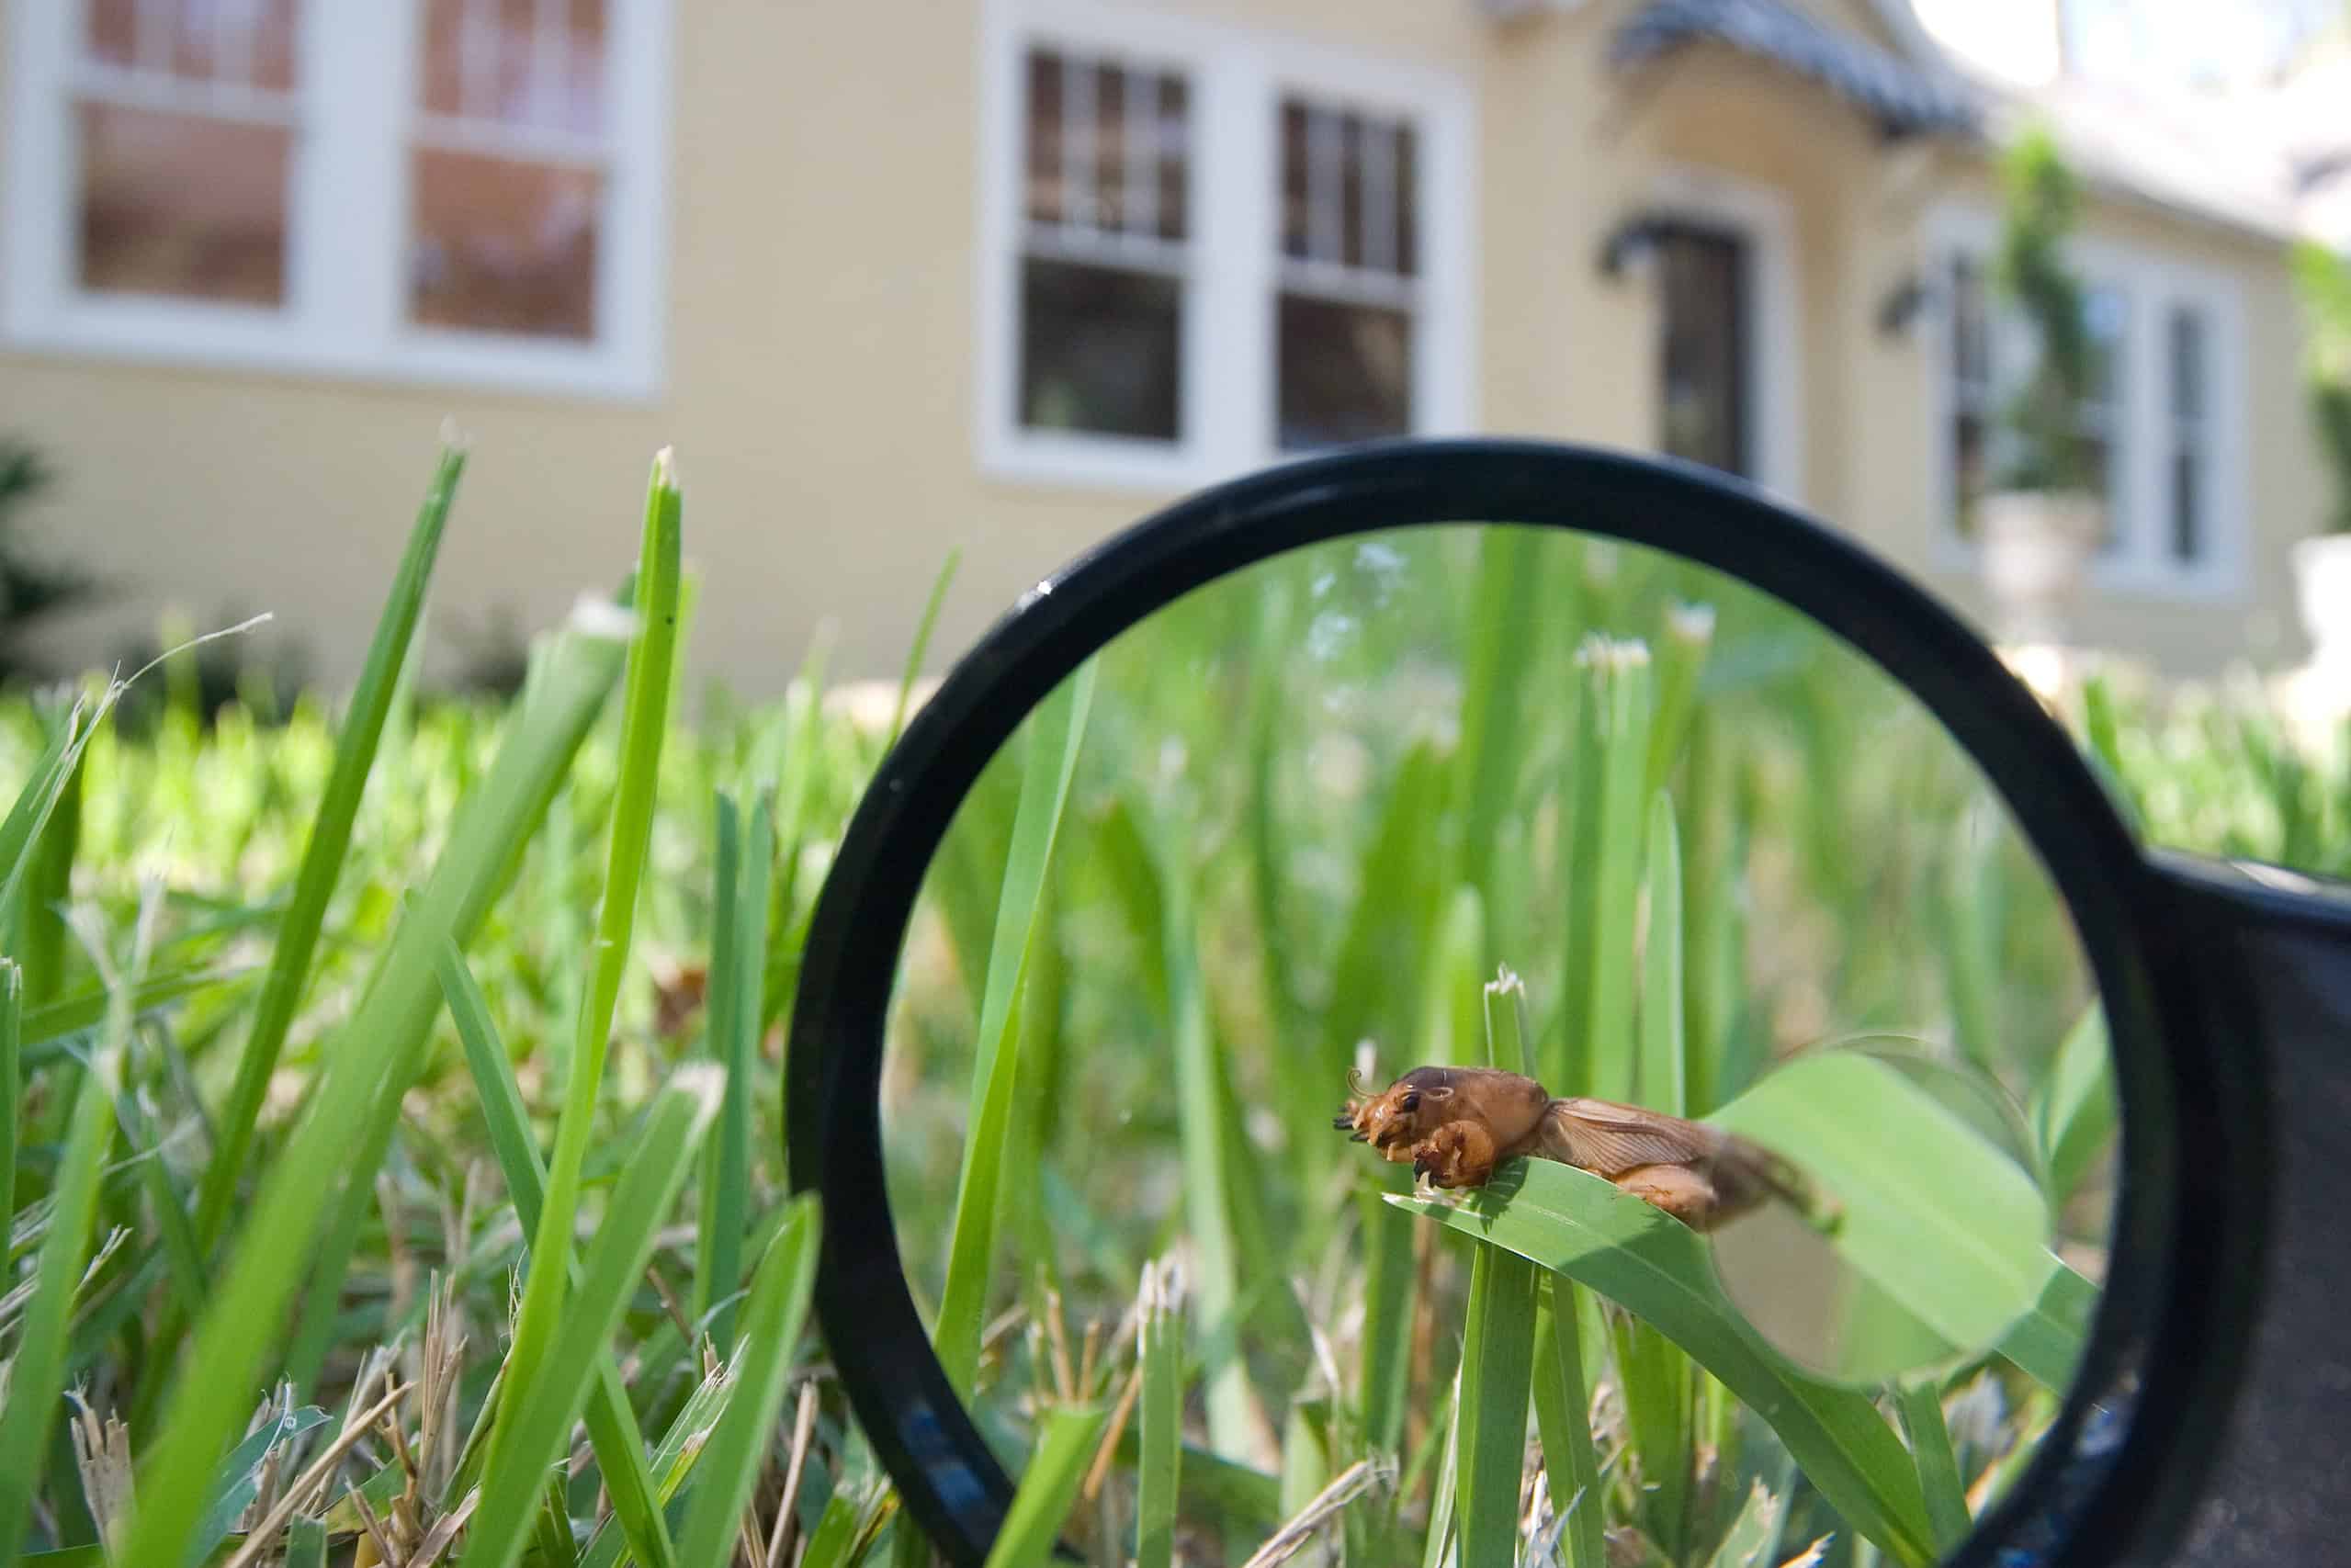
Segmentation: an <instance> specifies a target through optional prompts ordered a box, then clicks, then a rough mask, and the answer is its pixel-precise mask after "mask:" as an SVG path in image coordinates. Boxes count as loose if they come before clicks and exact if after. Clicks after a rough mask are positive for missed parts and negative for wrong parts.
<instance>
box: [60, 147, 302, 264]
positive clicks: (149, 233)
mask: <svg viewBox="0 0 2351 1568" xmlns="http://www.w3.org/2000/svg"><path fill="white" fill-rule="evenodd" d="M79 108H80V115H79V118H80V124H81V142H82V145H81V153H82V167H81V175H82V180H81V203H82V205H81V270H80V277H81V283H82V287H83V288H91V289H98V290H103V291H106V292H109V293H128V294H163V295H170V296H174V297H175V298H179V299H217V300H232V301H241V302H245V303H250V304H257V305H276V304H280V303H282V302H283V301H284V299H285V297H286V169H287V162H288V152H289V150H290V141H291V138H290V136H289V133H288V131H286V130H284V129H282V128H280V127H276V126H259V125H237V124H232V123H229V122H226V121H223V120H217V119H207V118H201V117H199V116H196V115H180V114H158V113H154V112H152V111H150V110H146V109H132V108H124V107H119V106H118V105H113V104H94V103H85V104H82V105H81V106H79Z"/></svg>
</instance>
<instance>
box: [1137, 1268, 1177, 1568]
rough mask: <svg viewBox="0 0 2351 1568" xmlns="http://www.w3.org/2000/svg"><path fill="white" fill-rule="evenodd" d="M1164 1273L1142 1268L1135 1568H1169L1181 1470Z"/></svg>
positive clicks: (1173, 1331)
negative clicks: (1139, 1422)
mask: <svg viewBox="0 0 2351 1568" xmlns="http://www.w3.org/2000/svg"><path fill="white" fill-rule="evenodd" d="M1170 1296H1171V1292H1170V1289H1169V1280H1168V1274H1167V1271H1166V1269H1165V1268H1164V1267H1162V1266H1155V1265H1147V1266H1146V1269H1145V1273H1144V1277H1143V1291H1142V1322H1141V1324H1140V1325H1139V1326H1138V1328H1137V1331H1136V1343H1137V1352H1136V1353H1137V1355H1138V1356H1139V1358H1140V1360H1141V1365H1142V1376H1143V1388H1142V1392H1141V1394H1140V1396H1139V1400H1140V1404H1141V1411H1140V1417H1139V1418H1140V1421H1141V1424H1142V1426H1141V1431H1142V1436H1141V1441H1140V1446H1139V1447H1138V1449H1137V1451H1136V1459H1135V1563H1136V1568H1169V1564H1170V1562H1171V1561H1172V1560H1173V1553H1174V1550H1175V1524H1176V1499H1177V1497H1178V1495H1180V1493H1181V1485H1182V1467H1183V1318H1182V1316H1181V1314H1180V1313H1179V1312H1178V1311H1177V1310H1176V1306H1175V1303H1174V1302H1173V1301H1172V1300H1171V1299H1170Z"/></svg>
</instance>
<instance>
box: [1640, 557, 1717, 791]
mask: <svg viewBox="0 0 2351 1568" xmlns="http://www.w3.org/2000/svg"><path fill="white" fill-rule="evenodd" d="M1713 638H1714V611H1713V608H1712V606H1711V605H1706V604H1669V605H1667V607H1666V631H1665V636H1664V637H1662V638H1660V639H1659V647H1660V648H1661V649H1663V652H1662V653H1661V654H1660V655H1659V657H1658V660H1657V663H1658V670H1657V711H1656V722H1654V723H1653V724H1652V725H1651V726H1650V727H1649V752H1648V757H1647V759H1646V761H1645V763H1644V765H1643V767H1642V771H1641V794H1642V797H1643V798H1644V799H1650V798H1654V797H1655V796H1656V793H1657V792H1658V791H1659V790H1661V789H1663V788H1665V786H1666V780H1667V777H1668V775H1670V774H1671V773H1672V772H1673V765H1674V763H1675V762H1676V761H1678V759H1679V758H1680V756H1681V750H1682V745H1683V743H1684V742H1685V741H1687V740H1688V739H1690V720H1691V716H1692V715H1693V714H1694V713H1695V712H1696V709H1697V705H1698V677H1699V674H1700V672H1701V671H1703V670H1704V669H1705V666H1706V652H1707V649H1708V647H1709V646H1710V645H1711V644H1712V641H1713Z"/></svg>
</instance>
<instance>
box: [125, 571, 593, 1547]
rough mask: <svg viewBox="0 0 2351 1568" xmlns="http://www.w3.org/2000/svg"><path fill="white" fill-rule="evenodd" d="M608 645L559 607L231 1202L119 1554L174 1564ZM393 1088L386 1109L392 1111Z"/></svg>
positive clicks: (565, 745)
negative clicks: (217, 1267)
mask: <svg viewBox="0 0 2351 1568" xmlns="http://www.w3.org/2000/svg"><path fill="white" fill-rule="evenodd" d="M624 646H625V645H624V644H623V643H621V642H620V641H619V640H618V639H616V637H613V636H612V635H611V633H610V629H609V626H608V625H607V624H606V623H605V621H604V620H603V619H602V618H600V617H597V616H594V615H585V616H575V618H574V621H573V624H572V626H571V627H570V628H568V629H567V632H566V634H565V635H564V636H563V637H561V638H559V640H558V641H557V642H556V643H555V644H554V645H553V647H552V648H551V649H549V651H548V655H547V658H546V660H545V665H544V671H543V673H544V677H545V678H544V679H543V680H542V682H540V684H539V686H538V689H537V691H536V692H535V693H534V695H533V697H532V699H531V700H530V701H529V702H528V703H527V704H526V705H525V707H524V708H523V711H522V713H521V715H520V716H519V720H518V722H517V723H516V725H515V726H514V730H513V731H512V733H511V734H510V735H509V736H508V738H507V739H506V742H505V743H504V744H503V746H501V747H500V749H499V752H498V756H497V758H496V760H495V761H494V762H493V763H492V767H491V770H490V773H488V775H487V776H486V777H485V778H484V779H483V780H482V781H481V783H480V785H479V786H478V787H477V788H476V789H475V791H474V792H472V795H470V797H469V799H468V801H467V802H466V804H465V806H464V807H462V808H461V809H460V811H459V813H458V819H457V820H456V821H455V822H454V823H453V824H452V826H451V828H450V831H449V835H448V839H447V841H446V845H445V846H444V848H443V850H442V852H441V854H440V856H439V858H438V859H437V860H436V862H435V865H434V868H433V871H432V873H431V874H430V876H429V877H428V878H427V880H426V883H425V886H424V890H423V891H422V893H420V895H419V896H418V898H417V900H416V903H415V905H414V907H413V908H411V909H410V910H409V911H408V913H407V916H406V918H404V919H402V920H401V924H400V928H399V930H398V931H396V933H395V934H394V936H393V939H392V946H391V950H390V953H388V954H387V955H386V957H385V960H384V963H383V964H382V966H381V968H380V969H379V970H378V972H377V974H376V976H375V977H374V979H373V981H372V982H371V983H370V985H369V986H368V987H367V991H366V993H365V994H364V995H363V996H362V997H361V998H360V1000H359V1002H358V1003H357V1005H356V1008H355V1010H354V1013H353V1017H352V1021H351V1022H350V1023H349V1024H348V1025H347V1026H346V1027H345V1029H344V1030H343V1031H342V1032H341V1034H340V1035H339V1037H338V1038H337V1039H336V1040H335V1041H334V1043H333V1045H332V1047H331V1050H330V1053H329V1060H328V1066H327V1069H326V1072H325V1074H324V1076H323V1077H322V1079H321V1080H320V1082H319V1085H318V1088H317V1089H316V1090H315V1091H314V1092H313V1094H312V1097H311V1103H310V1105H309V1107H308V1108H307V1110H306V1111H305V1112H304V1114H303V1116H302V1118H301V1120H300V1122H298V1123H297V1124H296V1126H295V1129H294V1131H293V1133H292V1134H291V1136H289V1137H288V1140H287V1142H286V1144H285V1145H284V1147H283V1149H282V1150H281V1152H280V1153H279V1155H278V1157H277V1159H276V1160H275V1161H274V1162H273V1163H272V1165H271V1166H270V1168H269V1170H268V1171H267V1173H266V1175H265V1176H264V1178H263V1180H262V1184H261V1187H260V1190H259V1191H258V1192H257V1193H256V1194H255V1196H254V1201H253V1202H252V1203H251V1205H250V1206H249V1207H248V1209H247V1211H246V1218H245V1223H244V1224H243V1227H242V1228H241V1230H240V1232H239V1236H238V1240H237V1242H236V1244H235V1252H234V1256H233V1257H232V1258H231V1259H230V1261H229V1265H228V1267H227V1269H225V1270H224V1271H223V1272H222V1273H221V1275H220V1276H219V1284H218V1286H217V1288H216V1289H215V1291H214V1292H213V1296H212V1300H211V1303H210V1304H209V1306H208V1307H207V1308H206V1311H205V1314H204V1317H203V1319H202V1321H201V1322H199V1323H198V1325H197V1327H196V1331H195V1335H194V1337H193V1338H192V1339H191V1341H190V1344H189V1348H188V1350H187V1352H186V1355H185V1356H184V1357H183V1358H182V1362H181V1364H182V1366H183V1367H185V1368H191V1369H196V1370H195V1371H191V1372H189V1373H187V1374H186V1375H185V1376H184V1377H183V1379H182V1381H181V1382H180V1384H179V1386H178V1387H177V1389H176V1390H175V1393H173V1394H172V1396H171V1403H170V1404H169V1405H168V1407H167V1409H166V1412H165V1416H164V1424H163V1427H162V1429H161V1432H160V1434H159V1436H158V1438H157V1439H156V1442H155V1446H154V1447H153V1449H151V1450H149V1453H148V1459H147V1468H146V1470H145V1471H144V1472H141V1477H140V1492H139V1509H138V1513H137V1515H136V1516H135V1518H134V1520H133V1524H132V1529H131V1534H130V1542H129V1547H128V1549H127V1550H128V1551H129V1553H130V1561H133V1562H176V1561H177V1560H178V1559H179V1556H180V1553H181V1551H183V1550H184V1548H185V1546H186V1541H187V1540H188V1539H189V1537H190V1535H191V1533H192V1532H193V1530H194V1529H195V1527H196V1520H197V1514H198V1510H199V1509H200V1508H201V1506H202V1502H203V1487H204V1483H205V1481H206V1479H207V1478H208V1477H209V1474H210V1472H211V1469H212V1466H213V1465H214V1463H215V1461H217V1460H218V1458H219V1456H220V1454H221V1453H222V1452H223V1451H224V1450H226V1449H227V1448H228V1446H229V1443H230V1440H231V1438H232V1436H233V1433H234V1430H235V1427H236V1426H237V1424H238V1423H239V1422H240V1421H242V1419H243V1412H244V1411H247V1410H249V1409H251V1408H252V1404H251V1391H252V1389H253V1387H254V1382H255V1379H256V1377H257V1375H258V1373H259V1371H260V1368H261V1362H262V1359H263V1358H264V1356H265V1354H266V1351H267V1350H268V1349H269V1348H270V1347H271V1345H272V1344H273V1343H274V1342H275V1341H276V1339H277V1337H278V1335H279V1333H280V1332H281V1326H282V1322H283V1318H282V1314H283V1313H284V1311H285V1308H286V1303H287V1302H288V1298H289V1297H290V1296H291V1294H292V1292H293V1291H294V1288H295V1285H296V1282H297V1281H298V1280H300V1277H301V1274H302V1272H303V1270H304V1268H305V1266H306V1265H311V1264H313V1263H315V1264H316V1266H317V1267H319V1268H322V1269H327V1270H328V1271H330V1272H332V1273H333V1274H334V1275H335V1276H336V1277H337V1278H340V1274H341V1269H342V1267H343V1264H342V1261H341V1260H340V1259H333V1258H330V1259H325V1260H315V1259H313V1258H311V1255H310V1254H311V1244H312V1242H313V1240H314V1239H315V1238H316V1236H317V1235H318V1226H319V1224H320V1222H321V1220H322V1218H323V1217H324V1215H325V1213H326V1211H327V1208H328V1205H329V1204H330V1203H331V1202H332V1201H333V1199H334V1197H335V1195H336V1193H337V1192H338V1190H340V1188H341V1187H342V1185H343V1183H344V1180H345V1179H346V1178H348V1179H350V1180H352V1181H356V1182H357V1183H360V1184H362V1185H366V1184H367V1183H369V1182H371V1181H372V1179H373V1175H374V1173H373V1172H372V1171H355V1170H353V1169H352V1168H351V1166H352V1159H351V1151H352V1150H353V1149H354V1148H355V1147H365V1146H367V1145H368V1144H369V1143H371V1142H372V1137H373V1134H372V1133H371V1131H370V1129H369V1127H368V1125H367V1119H368V1116H369V1114H370V1112H371V1111H378V1110H379V1097H378V1093H377V1091H378V1089H379V1086H381V1085H384V1084H386V1083H388V1082H389V1083H391V1084H405V1083H406V1082H407V1081H408V1078H409V1077H410V1076H411V1075H412V1074H413V1071H414V1068H415V1064H416V1061H417V1059H418V1057H419V1056H420V1055H421V1054H422V1053H423V1050H424V1043H425V1041H426V1039H427V1037H428V1035H429V1033H430V1031H431V1028H432V1023H433V1019H434V1017H435V1014H436V1013H437V1012H438V1010H439V1007H440V988H439V986H438V984H437V982H436V980H435V975H434V954H435V953H436V952H437V950H438V946H439V943H440V942H442V941H443V940H444V939H445V938H454V939H456V940H457V941H458V942H459V943H460V945H462V944H463V943H464V942H466V941H468V940H469V939H470V937H471V936H472V934H473V932H474V931H475V930H476V929H477V928H478V927H479V925H480V921H481V918H482V915H483V913H484V911H485V910H486V909H487V908H488V906H489V902H490V899H491V897H492V894H493V893H494V892H495V891H496V889H497V888H498V886H500V885H501V882H502V880H503V871H504V868H505V866H506V865H507V863H508V862H509V860H510V859H511V856H512V852H513V849H514V846H515V845H517V844H519V843H520V842H521V840H522V838H523V836H524V835H525V834H526V833H527V832H528V830H529V827H530V824H531V823H532V822H533V821H534V820H535V819H536V816H537V811H538V809H539V808H540V807H541V806H542V805H543V804H544V802H545V800H546V799H547V797H548V794H549V793H550V792H551V791H552V789H553V787H554V784H555V781H556V780H557V779H558V778H559V777H560V775H561V774H562V773H563V771H564V769H565V768H566V767H567V766H568V765H569V764H570V761H571V757H572V754H573V753H574V752H575V751H576V750H578V749H579V745H580V742H581V739H582V738H583V737H584V736H585V734H586V732H587V729H588V726H589V725H590V723H591V722H593V719H594V716H595V714H596V710H597V709H598V707H600V706H601V705H602V704H603V702H604V700H605V695H606V694H607V693H609V691H610V690H611V687H612V683H613V681H614V679H615V677H616V675H617V674H618V672H619V669H620V663H621V659H622V656H623V651H624ZM397 1104H398V1100H397V1097H396V1096H394V1097H392V1098H391V1099H390V1106H389V1109H388V1110H386V1111H384V1112H383V1113H389V1110H396V1109H397Z"/></svg>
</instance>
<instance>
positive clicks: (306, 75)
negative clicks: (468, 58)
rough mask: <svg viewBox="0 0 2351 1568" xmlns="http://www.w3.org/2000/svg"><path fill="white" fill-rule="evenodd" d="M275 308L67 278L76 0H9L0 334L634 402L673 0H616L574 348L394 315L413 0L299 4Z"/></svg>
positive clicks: (398, 301) (408, 130)
mask: <svg viewBox="0 0 2351 1568" xmlns="http://www.w3.org/2000/svg"><path fill="white" fill-rule="evenodd" d="M299 5H300V22H299V24H298V33H297V49H298V51H299V54H298V59H297V63H296V71H297V73H298V74H297V80H298V81H299V82H300V84H301V86H300V98H299V100H298V107H297V111H296V130H295V144H294V154H293V157H292V160H291V170H290V173H289V175H288V186H289V189H288V231H287V257H286V264H287V265H286V302H285V304H284V305H283V306H281V307H277V308H270V307H259V306H247V305H232V304H222V303H213V302H208V301H200V300H180V299H160V298H137V297H130V296H112V295H96V294H89V293H85V292H84V291H82V290H81V289H80V288H78V287H77V286H76V284H75V282H74V278H73V244H74V235H73V231H74V228H75V219H74V210H73V203H74V189H73V171H74V170H75V168H76V167H77V166H78V154H77V150H76V148H75V146H74V143H73V134H74V133H73V117H72V114H71V110H70V94H71V91H72V85H73V80H74V73H76V72H77V71H78V70H79V69H80V65H79V62H80V58H81V49H80V39H81V38H82V37H83V36H84V35H83V31H82V25H83V16H84V12H83V6H82V5H81V4H79V3H77V0H65V3H62V4H61V3H60V0H10V4H9V7H8V14H7V23H8V28H7V34H6V51H7V55H8V65H7V70H8V73H9V80H8V126H7V159H6V169H5V181H6V184H5V188H0V345H5V346H6V347H7V348H9V349H12V350H24V351H28V352H32V353H38V354H55V355H65V356H71V357H75V358H87V359H99V360H111V361H119V362H124V363H131V364H149V365H168V366H186V367H201V368H207V369H226V370H240V371H256V372H265V373H291V374H298V375H314V376H321V377H326V378H337V379H351V380H360V381H371V382H390V383H422V384H457V385H461V386H466V387H480V388H486V389H493V390H501V391H518V392H536V393H546V394H552V395H558V396H569V397H581V398H590V399H600V400H617V401H624V402H642V401H648V400H652V399H654V398H656V397H658V396H659V395H660V394H661V390H662V386H663V378H664V374H665V371H664V363H663V360H664V333H663V323H664V321H665V317H666V283H667V278H666V272H667V263H668V233H669V193H668V186H669V121H670V58H669V55H670V42H671V39H670V31H671V28H670V9H671V6H670V0H611V6H610V8H609V11H608V13H607V20H606V33H605V56H606V60H607V62H608V66H607V69H608V70H609V71H610V80H609V95H610V96H609V97H608V98H607V106H608V113H609V115H610V123H611V125H612V128H613V129H612V134H611V137H610V140H609V149H610V157H609V160H608V162H607V163H606V164H605V169H606V186H605V202H604V210H603V212H602V214H601V216H600V227H599V229H598V231H597V244H596V278H595V309H596V332H595V336H594V337H593V339H592V340H590V341H589V342H587V343H584V344H582V343H572V342H559V341H554V340H532V339H528V338H525V337H521V336H514V335H506V334H500V333H476V332H464V331H458V330H451V329H446V328H429V329H428V328H420V327H416V326H413V325H411V324H410V323H408V322H407V321H404V320H403V297H404V288H403V287H402V277H403V273H404V265H403V259H404V256H405V254H406V249H407V239H406V231H407V213H408V209H409V177H408V170H409V160H408V156H407V152H408V149H409V146H410V144H411V140H412V137H413V134H414V132H415V130H416V124H417V118H418V117H417V112H416V109H415V107H414V106H415V104H416V100H417V95H416V92H415V82H416V73H417V70H418V69H419V57H420V55H421V53H422V50H423V35H424V11H423V6H422V4H421V0H400V3H399V4H393V5H386V4H381V3H370V4H364V5H361V4H351V3H349V0H299ZM325 104H333V106H335V107H334V108H333V111H332V112H325V113H322V112H321V109H320V106H321V105H325Z"/></svg>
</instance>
